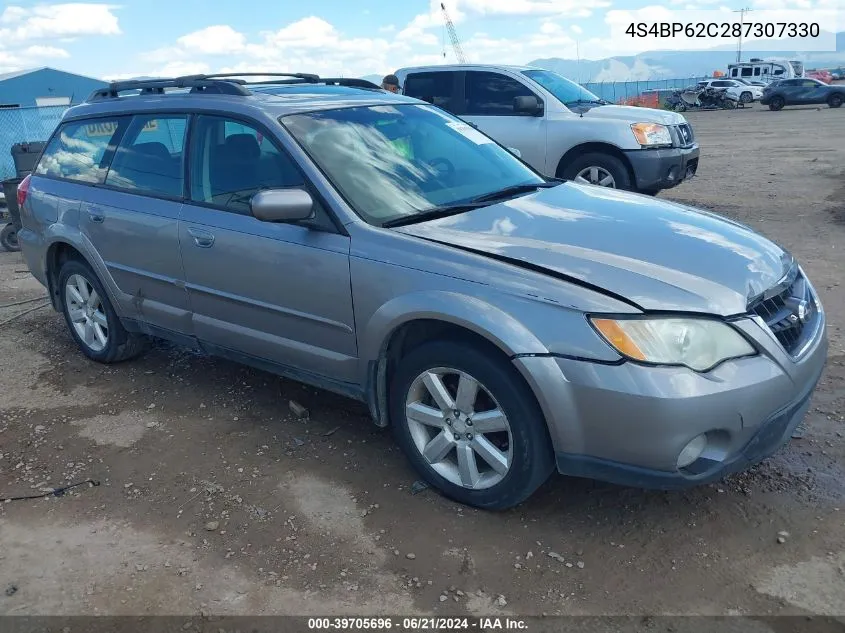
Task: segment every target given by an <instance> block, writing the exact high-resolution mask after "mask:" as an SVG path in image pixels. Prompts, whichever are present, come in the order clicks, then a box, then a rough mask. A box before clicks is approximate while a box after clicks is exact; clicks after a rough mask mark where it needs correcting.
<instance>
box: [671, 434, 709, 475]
mask: <svg viewBox="0 0 845 633" xmlns="http://www.w3.org/2000/svg"><path fill="white" fill-rule="evenodd" d="M705 448H707V436H706V435H705V434H703V433H702V434H701V435H699V436H697V437H694V438H693V439H692V440H690V441H689V443H688V444H687V445H686V446H684V448H683V449H682V450H681V453H680V454H679V455H678V468H679V469H680V468H686V467H687V466H689V465H690V464H692V463H693V462H694V461H695V460H697V459H698V458H699V457H701V454H702V453H703V452H704V449H705Z"/></svg>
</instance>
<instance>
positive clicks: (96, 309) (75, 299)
mask: <svg viewBox="0 0 845 633" xmlns="http://www.w3.org/2000/svg"><path fill="white" fill-rule="evenodd" d="M58 289H59V301H60V303H61V306H62V313H63V314H64V316H65V322H66V323H67V326H68V330H70V334H71V336H72V337H73V339H74V340H75V341H76V344H77V345H78V346H79V349H81V350H82V353H83V354H85V355H86V356H87V357H88V358H90V359H91V360H93V361H97V362H98V363H107V364H109V363H119V362H121V361H124V360H129V359H130V358H134V357H135V356H138V355H139V354H140V353H141V352H143V351H144V350H145V349H146V348H147V345H148V339H147V338H146V337H144V336H141V335H140V334H135V333H132V332H127V331H126V328H124V327H123V324H122V323H121V322H120V318H119V317H118V316H117V313H116V312H115V311H114V308H113V307H112V305H111V301H110V300H109V297H108V294H107V293H106V291H105V288H103V285H102V284H101V283H100V280H99V279H98V278H97V275H96V274H94V271H93V270H91V268H90V267H89V266H88V265H87V264H85V263H83V262H80V261H78V260H75V259H71V260H68V261H67V262H65V263H64V265H63V266H62V268H61V270H60V271H59V284H58Z"/></svg>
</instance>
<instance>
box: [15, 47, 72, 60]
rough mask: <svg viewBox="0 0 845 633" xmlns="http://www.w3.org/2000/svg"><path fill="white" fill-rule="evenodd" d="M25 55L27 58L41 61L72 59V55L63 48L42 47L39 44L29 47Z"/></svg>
mask: <svg viewBox="0 0 845 633" xmlns="http://www.w3.org/2000/svg"><path fill="white" fill-rule="evenodd" d="M23 54H24V56H26V57H38V58H39V59H67V58H68V57H70V53H68V52H67V51H66V50H65V49H63V48H56V47H55V46H40V45H38V44H34V45H32V46H28V47H27V48H25V49H24V50H23Z"/></svg>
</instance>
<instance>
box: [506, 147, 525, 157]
mask: <svg viewBox="0 0 845 633" xmlns="http://www.w3.org/2000/svg"><path fill="white" fill-rule="evenodd" d="M508 151H509V152H510V153H511V154H513V155H514V156H516V157H517V158H522V152H520V151H519V150H518V149H516V148H515V147H509V148H508Z"/></svg>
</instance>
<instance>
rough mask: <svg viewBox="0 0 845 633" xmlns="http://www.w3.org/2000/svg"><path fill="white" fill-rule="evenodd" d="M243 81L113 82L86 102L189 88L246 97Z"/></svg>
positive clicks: (202, 79)
mask: <svg viewBox="0 0 845 633" xmlns="http://www.w3.org/2000/svg"><path fill="white" fill-rule="evenodd" d="M245 83H246V82H245V81H242V80H241V81H237V80H234V79H227V80H225V81H223V80H218V79H206V78H204V77H202V76H201V75H194V76H188V77H175V78H173V79H129V80H126V81H113V82H111V83H110V84H109V85H108V87H106V88H100V89H98V90H95V91H94V92H92V93H91V96H89V97H88V101H98V100H101V99H116V98H117V97H119V96H120V93H121V92H128V91H130V90H139V91H140V94H142V95H147V94H164V90H165V88H190V89H191V92H192V93H198V92H202V93H209V94H228V95H240V96H247V95H249V94H251V93H250V91H249V90H247V89H246V88H244V87H243V84H245Z"/></svg>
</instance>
